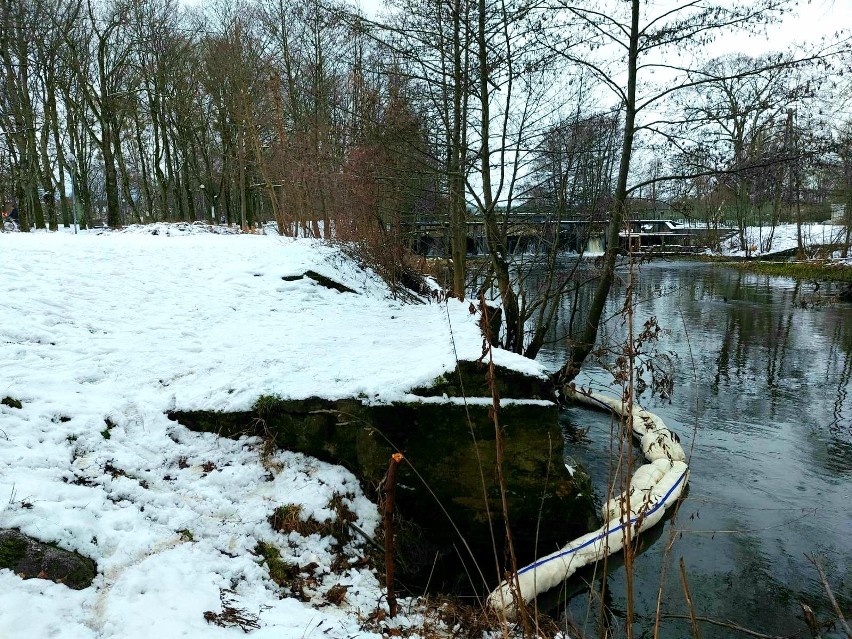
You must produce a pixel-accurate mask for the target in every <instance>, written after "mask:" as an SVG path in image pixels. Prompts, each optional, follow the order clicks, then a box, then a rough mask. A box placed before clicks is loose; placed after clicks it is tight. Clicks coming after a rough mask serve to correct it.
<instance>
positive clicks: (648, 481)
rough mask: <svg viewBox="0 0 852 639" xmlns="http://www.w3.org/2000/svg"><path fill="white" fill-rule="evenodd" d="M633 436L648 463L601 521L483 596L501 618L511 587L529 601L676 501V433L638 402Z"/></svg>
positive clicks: (610, 406)
mask: <svg viewBox="0 0 852 639" xmlns="http://www.w3.org/2000/svg"><path fill="white" fill-rule="evenodd" d="M571 397H572V399H574V400H575V401H577V402H580V403H583V404H588V405H591V406H594V407H595V408H602V409H605V410H610V411H612V412H614V413H616V414H617V415H622V416H623V415H624V414H625V413H626V412H627V410H628V409H627V407H626V406H625V404H624V403H623V402H622V400H621V399H616V398H613V397H607V396H606V395H601V394H600V393H595V392H592V391H589V390H585V389H580V390H576V389H575V390H573V391H572V394H571ZM633 435H634V436H635V437H636V438H637V439H639V443H640V446H641V448H642V453H643V454H644V455H645V459H647V460H648V463H647V464H644V465H643V466H640V467H639V468H637V469H636V470H635V471H634V473H633V477H632V478H631V480H630V488H629V490H627V491H625V492H623V493H622V494H621V495H619V496H617V497H613V498H612V499H610V500H609V501H608V502H607V503H606V504H604V506H603V509H602V510H603V512H602V513H601V514H602V515H603V521H604V524H603V526H601V527H600V528H598V529H597V530H595V531H593V532H590V533H588V534H586V535H583V536H582V537H579V538H577V539H575V540H574V541H572V542H570V543H568V544H567V545H566V546H565V547H564V548H562V549H560V550H557V551H556V552H554V553H551V554H549V555H547V556H546V557H542V558H541V559H538V560H537V561H535V562H533V563H532V564H530V565H529V566H526V567H524V568H522V569H520V570H519V571H518V574H517V576H516V577H515V578H513V579H512V581H513V582H515V583H512V584H509V583H507V582H505V581H504V582H503V583H501V584H500V586H498V587H497V589H496V590H494V591H493V592H492V593H491V594H490V595H489V596H488V605H489V606H491V607H492V608H493V609H494V610H496V611H497V612H498V613H501V614H503V615H505V616H506V617H513V616H514V614H515V609H516V608H515V606H516V603H515V600H514V595H513V591H516V586H519V589H520V592H518V593H517V594H518V595H519V596H520V597H522V598H523V600H524V601H525V602H528V601H531V600H532V599H534V598H535V597H536V596H537V595H539V594H541V593H543V592H546V591H548V590H550V589H551V588H554V587H556V586H558V585H559V584H560V583H562V582H563V581H564V580H565V579H567V578H568V577H570V576H571V575H573V574H574V573H575V572H576V571H577V570H579V569H580V568H582V567H583V566H586V565H588V564H591V563H594V562H596V561H599V560H600V559H603V558H604V557H606V556H608V555H611V554H613V553H615V552H618V551H619V550H621V549H622V548H623V547H624V541H625V537H626V529H627V527H628V526H629V527H630V538H631V539H633V538H635V537H636V535H638V534H639V533H641V532H642V531H644V530H648V529H649V528H651V527H652V526H654V525H655V524H656V523H657V522H659V521H660V520H661V519H662V518H663V515H664V514H665V512H666V510H667V509H668V508H669V507H670V506H671V505H673V504H674V503H676V502H677V500H678V498H679V497H680V494H681V492H683V489H684V487H685V486H686V482H687V478H688V475H689V469H688V468H687V465H686V455H685V454H684V452H683V448H682V447H681V445H680V443H679V441H678V437H677V435H675V434H674V433H672V431H670V430H669V429H668V428H666V425H665V424H664V423H663V420H662V419H660V418H659V417H657V416H656V415H654V414H653V413H649V412H648V411H646V410H645V409H644V408H641V407H639V406H638V405H634V406H633Z"/></svg>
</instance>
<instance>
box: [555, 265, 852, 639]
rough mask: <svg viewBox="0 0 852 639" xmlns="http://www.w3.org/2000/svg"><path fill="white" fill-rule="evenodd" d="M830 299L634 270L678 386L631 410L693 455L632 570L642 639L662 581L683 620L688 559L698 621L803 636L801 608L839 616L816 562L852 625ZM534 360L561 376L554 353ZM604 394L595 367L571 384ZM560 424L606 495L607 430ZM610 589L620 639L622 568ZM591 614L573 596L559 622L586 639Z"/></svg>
mask: <svg viewBox="0 0 852 639" xmlns="http://www.w3.org/2000/svg"><path fill="white" fill-rule="evenodd" d="M826 292H827V291H826V287H825V285H822V286H821V287H819V289H818V290H815V285H814V284H808V283H803V284H797V283H795V282H794V281H793V280H789V279H785V278H776V277H768V276H761V275H754V274H749V273H744V272H741V271H738V270H736V269H731V268H725V267H714V266H711V265H704V264H695V263H659V264H652V265H644V266H642V267H641V268H640V272H639V284H638V298H639V300H640V303H639V305H638V307H637V317H636V325H637V326H641V324H642V323H643V322H644V321H645V319H646V318H648V317H649V316H652V315H655V316H656V317H657V319H658V321H659V324H660V325H661V326H662V327H663V328H665V329H669V330H670V331H671V333H670V334H669V335H667V336H665V337H663V338H662V339H661V340H660V343H659V344H658V347H657V348H658V350H659V351H660V352H663V353H669V354H670V358H669V360H668V361H669V362H670V363H672V364H673V368H674V378H675V383H674V393H673V395H672V397H671V401H669V400H668V399H665V400H661V399H660V398H659V397H653V398H652V397H651V392H650V389H649V390H646V391H645V392H644V393H643V394H642V396H641V397H640V403H642V404H643V405H644V406H645V407H646V408H649V409H651V410H652V411H654V412H656V413H657V414H659V415H660V416H661V417H662V418H663V419H664V420H665V421H666V423H667V424H668V426H669V427H670V428H671V429H672V430H675V431H676V432H678V433H679V434H680V436H681V441H682V443H683V444H684V448H685V449H687V450H689V447H690V445H691V444H692V443H693V442H692V440H693V433H694V448H693V450H692V460H691V463H690V467H691V479H690V490H689V495H688V498H687V499H686V501H685V502H684V504H683V506H682V507H681V509H680V512H679V513H678V515H677V517H676V518H674V519H671V520H669V521H668V522H666V524H665V529H664V530H662V531H661V532H662V534H659V536H658V537H657V539H656V540H655V541H653V543H650V544H649V546H650V547H649V548H648V549H647V550H646V551H645V552H644V553H643V554H642V555H641V556H640V557H639V558H638V560H637V564H636V569H635V583H636V586H635V588H636V595H635V602H636V610H637V613H638V616H639V619H640V620H639V622H638V624H637V626H636V630H637V631H638V632H637V634H636V636H649V637H650V636H652V632H651V629H652V628H653V616H654V610H655V607H656V599H657V591H658V588H659V586H660V581H661V577H660V576H661V573H663V572H664V569H665V571H666V577H665V578H664V580H663V584H664V588H665V591H664V592H665V595H664V598H663V601H664V603H663V607H662V608H663V612H665V613H671V614H678V615H684V614H687V613H688V610H687V607H686V604H685V600H684V596H683V590H682V586H681V578H680V571H679V567H678V561H679V560H680V558H681V557H682V558H683V561H684V563H685V567H686V573H687V578H688V582H689V587H690V590H691V594H692V598H693V601H694V604H695V612H696V614H697V615H699V616H705V617H711V618H714V619H719V620H730V621H733V622H735V623H738V624H740V625H743V626H746V627H748V628H750V629H752V630H756V631H759V632H762V633H766V634H776V635H793V636H810V634H809V633H808V631H807V627H806V625H805V624H804V622H803V621H802V610H801V607H800V605H799V602H805V603H807V604H808V605H810V606H811V607H813V608H814V610H815V611H816V612H817V616H818V617H819V618H828V617H829V616H831V617H833V614H832V615H829V611H828V609H827V606H828V604H827V600H826V597H825V594H824V591H823V589H822V586H821V585H820V582H819V577H818V574H817V572H816V570H815V569H814V567H813V566H812V565H811V564H810V563H809V562H808V560H807V559H806V558H805V553H812V554H814V555H816V556H817V557H818V558H819V559H820V561H821V563H822V565H823V566H824V568H825V570H826V572H827V574H828V578H829V582H830V584H831V585H832V587H833V589H834V593H835V595H836V596H837V598H838V600H839V602H840V606H841V608H842V609H843V610H844V612H845V613H846V615H847V618H849V617H850V616H852V383H850V379H852V305H849V304H841V303H829V302H827V301H826V299H825V298H824V297H823V294H824V293H826ZM612 300H613V301H611V303H610V309H609V314H610V315H612V316H613V319H611V320H610V322H609V323H608V324H607V327H606V329H605V331H604V334H603V335H602V336H601V339H602V341H603V342H604V343H612V344H617V343H618V342H619V341H621V340H622V339H623V336H624V335H625V334H626V328H625V325H624V321H623V320H622V318H620V317H618V316H617V314H618V311H619V310H620V308H621V306H622V304H623V299H622V298H621V296H618V295H614V296H613V298H612ZM803 307H804V308H803ZM542 357H544V358H545V360H546V361H547V360H549V361H552V362H554V363H556V362H559V361H560V360H561V357H562V351H561V348H560V346H559V345H558V344H556V345H554V346H553V347H552V348H551V350H549V351H548V352H547V353H543V354H542ZM663 363H666V362H663ZM610 380H611V377H610V376H609V375H608V374H607V373H606V372H605V371H604V370H603V368H601V367H591V368H588V369H587V372H585V373H584V375H583V376H582V377H581V378H580V379H579V380H578V381H579V382H581V383H583V384H589V383H591V384H593V385H594V386H596V387H597V388H598V389H601V390H604V389H606V388H611V387H610V386H609V383H610ZM613 392H616V393H617V392H620V391H618V390H617V389H613ZM563 419H564V422H565V425H566V426H567V427H569V430H570V429H572V428H573V429H576V428H580V429H588V433H587V435H586V437H585V438H583V440H582V441H580V442H578V443H573V444H570V445H569V450H568V453H569V455H571V456H573V457H574V458H575V459H576V460H577V461H579V462H581V463H582V464H583V465H584V466H585V467H586V468H587V469H588V470H589V472H590V474H591V475H592V478H593V483H594V485H595V486H596V487H598V489H599V490H600V491H604V490H605V486H606V483H607V473H608V469H609V446H610V426H611V423H610V418H609V417H608V416H607V415H604V414H600V413H594V412H589V411H587V410H583V409H569V410H567V411H565V413H564V415H563ZM673 529H674V530H675V531H676V541H675V542H674V545H673V547H672V549H671V551H670V552H669V553H668V557H665V552H664V551H665V546H666V543H667V541H668V539H669V538H670V532H671V531H672V530H673ZM609 586H610V591H609V593H608V594H607V597H606V600H607V602H608V604H609V605H610V607H611V610H612V617H611V622H612V623H613V624H615V627H616V628H617V630H616V631H615V634H614V636H623V634H624V633H623V625H624V618H623V614H624V609H625V575H624V570H623V569H619V568H616V569H614V570H613V571H612V574H611V575H610V577H609ZM598 609H599V604H598V603H597V602H592V603H591V605H590V603H589V597H588V596H587V595H580V596H575V597H573V598H572V599H571V600H570V601H569V603H568V604H563V605H562V611H561V613H562V614H563V615H564V616H567V617H569V618H571V619H572V620H573V621H574V623H576V624H577V625H578V626H579V627H580V628H582V629H584V631H585V632H586V634H587V636H589V637H593V636H598V633H599V624H598V622H597V621H596V618H597V617H598ZM701 630H702V634H703V637H704V638H705V639H711V638H715V637H731V636H745V635H738V634H737V633H736V632H735V631H733V630H731V629H726V628H719V627H714V626H711V625H707V624H701ZM661 636H662V637H672V638H673V637H687V636H692V632H691V629H690V626H689V622H688V621H679V620H674V619H666V620H664V622H663V630H662V632H661ZM823 636H825V637H830V636H840V635H839V634H836V635H832V633H831V632H828V633H827V634H824V635H823Z"/></svg>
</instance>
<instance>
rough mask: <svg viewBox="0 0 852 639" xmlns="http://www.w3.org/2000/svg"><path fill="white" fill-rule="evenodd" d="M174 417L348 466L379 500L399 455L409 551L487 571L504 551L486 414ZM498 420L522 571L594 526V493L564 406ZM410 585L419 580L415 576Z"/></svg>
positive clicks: (360, 409) (281, 403)
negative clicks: (576, 468)
mask: <svg viewBox="0 0 852 639" xmlns="http://www.w3.org/2000/svg"><path fill="white" fill-rule="evenodd" d="M169 416H170V417H171V418H172V419H176V420H177V421H179V422H181V423H182V424H184V425H186V426H187V427H189V428H191V429H193V430H200V431H206V432H213V433H218V434H220V435H226V436H238V435H244V434H247V435H260V436H262V437H265V438H267V440H270V439H274V442H275V445H276V446H277V447H279V448H284V449H288V450H295V451H299V452H302V453H305V454H308V455H312V456H314V457H317V458H319V459H322V460H324V461H329V462H332V463H336V464H340V465H343V466H345V467H347V468H349V469H350V470H351V471H352V472H353V473H354V474H355V475H356V476H357V477H358V478H359V480H360V481H361V483H362V486H363V487H364V488H365V491H366V492H367V494H368V495H369V496H371V497H372V498H376V494H375V487H376V486H377V485H379V484H380V483H381V481H382V478H383V477H384V475H385V473H386V471H387V468H388V460H389V457H390V455H391V454H392V453H394V452H397V451H399V452H402V453H403V454H404V455H405V458H406V460H407V463H404V464H402V465H401V466H400V469H399V473H398V487H397V500H396V503H397V508H398V510H399V513H400V516H401V518H402V520H403V521H409V522H411V523H412V526H414V527H416V528H417V529H418V530H422V531H423V532H422V535H421V534H419V533H418V535H414V536H412V538H411V543H413V544H420V543H422V544H423V548H428V549H434V548H439V549H442V550H443V551H444V553H445V555H446V559H447V562H446V563H447V566H448V568H447V569H448V571H450V570H455V569H457V568H458V566H459V560H458V557H456V556H455V551H454V550H452V549H453V548H454V547H455V548H463V547H464V546H465V544H467V545H468V546H470V548H471V550H472V552H473V554H474V555H475V557H476V560H477V561H478V562H479V563H480V565H493V563H494V559H493V546H492V542H491V539H492V533H493V535H494V537H495V538H496V543H497V548H498V550H499V552H500V553H502V550H503V548H504V542H503V537H504V527H503V523H502V515H501V499H500V490H499V485H498V481H497V472H496V467H497V461H496V453H495V449H496V448H495V439H496V435H495V426H494V422H493V421H492V417H491V411H490V406H489V405H488V404H483V403H469V404H468V406H467V407H465V406H464V405H463V404H461V403H458V402H434V400H433V401H424V402H401V403H394V404H390V405H365V404H363V403H362V402H361V401H360V400H359V399H348V400H339V401H329V400H323V399H318V398H309V399H304V400H297V401H290V400H282V399H280V398H275V397H263V398H260V399H259V400H258V402H257V403H256V404H255V410H253V411H249V412H243V413H230V414H223V413H215V412H209V411H208V412H205V411H195V412H173V413H170V415H169ZM498 418H499V427H500V431H501V433H502V434H503V438H504V461H503V473H504V476H505V477H506V492H507V496H508V497H507V500H508V504H509V515H510V520H511V522H512V530H513V536H514V539H515V541H516V550H517V554H518V557H519V561H521V562H526V561H528V560H532V559H534V556H533V555H534V553H535V552H536V548H537V550H538V553H539V554H541V553H544V552H550V551H552V550H554V549H555V548H557V547H560V546H561V545H563V544H564V543H565V542H566V541H568V540H569V539H573V538H574V537H576V536H578V535H580V534H582V533H584V532H586V531H587V530H589V529H590V526H591V527H595V525H596V524H595V522H594V505H593V503H592V497H591V494H590V493H589V492H588V491H585V490H583V491H581V490H580V489H579V487H578V486H577V485H576V484H575V480H574V479H573V478H572V477H571V476H570V475H569V474H568V472H567V470H566V469H565V465H564V461H563V457H562V454H563V441H562V436H561V432H560V430H559V426H558V423H557V418H558V410H557V407H556V406H555V405H538V404H520V403H519V404H508V405H504V406H503V407H502V408H501V410H500V413H499V415H498ZM415 469H416V472H415ZM483 482H484V485H483ZM581 492H582V493H583V494H582V495H581ZM451 522H452V523H451ZM456 528H457V529H458V531H459V532H456ZM459 534H461V535H463V536H464V539H465V544H463V543H462V542H461V540H460V538H459ZM409 551H410V553H409V554H411V555H414V556H416V555H419V554H422V555H424V562H425V563H424V565H422V566H413V567H412V570H413V572H414V573H417V571H418V570H420V569H422V570H423V571H424V574H425V576H428V575H429V573H430V572H431V571H432V567H433V566H432V564H433V561H434V558H435V555H434V552H433V551H430V552H429V553H427V552H425V551H424V552H423V553H419V552H418V549H417V548H414V549H409ZM427 554H428V555H429V556H428V557H425V555H427ZM501 559H502V557H501ZM483 562H484V563H483ZM412 563H414V562H412ZM450 566H452V568H450ZM439 569H440V568H439ZM401 578H402V576H401ZM407 578H409V579H411V580H413V581H415V582H416V581H417V575H416V574H412V575H407ZM453 578H455V577H447V579H448V580H450V581H451V580H452V579H453ZM434 579H437V577H435V576H433V580H434ZM424 581H425V579H424ZM433 583H435V582H434V581H433ZM438 585H439V587H440V585H441V584H438Z"/></svg>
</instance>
